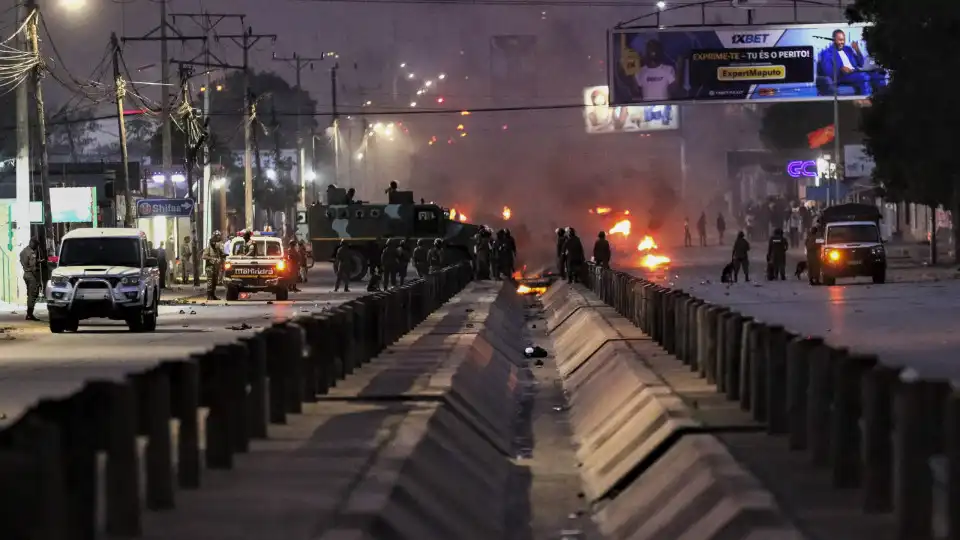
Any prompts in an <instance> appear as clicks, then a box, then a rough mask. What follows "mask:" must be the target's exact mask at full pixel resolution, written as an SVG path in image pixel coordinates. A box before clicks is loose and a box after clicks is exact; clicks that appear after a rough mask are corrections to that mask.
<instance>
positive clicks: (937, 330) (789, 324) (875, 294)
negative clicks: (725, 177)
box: [624, 247, 960, 379]
mask: <svg viewBox="0 0 960 540" xmlns="http://www.w3.org/2000/svg"><path fill="white" fill-rule="evenodd" d="M728 249H729V248H718V247H710V248H702V249H701V248H686V249H684V248H676V249H672V250H671V249H668V250H664V251H665V254H666V255H668V256H670V257H671V258H672V259H673V262H672V264H671V267H670V268H669V269H668V270H666V271H659V272H646V271H644V270H640V269H635V270H628V271H630V272H632V273H636V274H637V275H646V276H649V277H651V278H654V279H656V280H658V281H662V282H663V283H665V284H668V285H669V286H672V287H675V288H680V289H683V290H685V291H687V292H689V293H691V294H692V295H694V296H697V297H699V298H702V299H704V300H706V301H709V302H713V303H717V304H722V305H727V306H730V307H733V308H735V309H736V310H737V311H739V312H741V313H743V314H745V315H749V316H752V317H755V318H757V319H758V320H762V321H765V322H770V323H775V324H781V325H783V326H784V327H785V328H787V329H788V330H790V331H793V332H797V333H801V334H807V335H816V336H821V337H823V338H825V339H826V341H827V342H828V343H829V344H831V345H836V346H845V347H849V348H850V349H851V350H854V351H857V352H864V353H873V354H877V355H879V357H880V359H881V361H883V362H884V363H887V364H891V365H902V366H909V367H913V368H915V369H916V370H917V371H918V372H919V373H920V374H921V375H924V376H930V377H948V378H956V379H960V317H958V314H960V280H958V279H957V278H958V277H960V274H958V273H957V272H956V271H954V270H953V269H923V268H892V269H891V270H889V271H888V283H886V284H883V285H874V284H873V283H871V281H870V279H869V278H858V279H843V280H839V281H838V284H837V285H836V286H833V287H823V286H821V287H813V286H811V285H809V284H808V283H807V281H805V280H803V281H798V280H797V279H796V278H794V277H793V276H792V275H791V274H792V273H793V266H794V265H795V263H796V261H797V260H799V256H800V254H799V253H797V254H794V255H793V257H792V259H793V260H792V261H789V262H788V268H787V273H788V276H787V281H776V282H768V281H765V279H764V278H765V276H764V275H763V269H764V263H763V256H764V253H762V252H761V253H753V256H754V261H753V263H752V270H754V272H755V273H756V275H755V276H752V277H754V279H755V280H756V281H753V282H751V283H743V282H742V281H741V282H740V283H736V284H732V285H726V284H722V283H720V272H721V269H722V267H723V265H724V264H725V263H726V262H727V261H728V260H729V251H728ZM754 251H762V250H757V249H756V248H755V249H754ZM624 269H625V270H627V269H626V268H624ZM741 279H742V278H741Z"/></svg>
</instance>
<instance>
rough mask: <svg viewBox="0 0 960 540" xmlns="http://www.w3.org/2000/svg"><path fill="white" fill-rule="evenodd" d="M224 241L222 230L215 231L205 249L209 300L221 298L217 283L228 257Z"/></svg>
mask: <svg viewBox="0 0 960 540" xmlns="http://www.w3.org/2000/svg"><path fill="white" fill-rule="evenodd" d="M222 242H223V236H222V235H221V234H220V231H215V232H214V233H213V234H212V235H210V243H209V245H208V246H207V247H206V248H204V250H203V262H205V263H206V264H207V300H219V298H217V284H218V283H219V281H220V272H221V271H222V269H223V261H224V259H225V258H226V256H225V255H224V252H223V243H222Z"/></svg>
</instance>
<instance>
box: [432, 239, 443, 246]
mask: <svg viewBox="0 0 960 540" xmlns="http://www.w3.org/2000/svg"><path fill="white" fill-rule="evenodd" d="M441 244H443V240H441V239H439V238H434V239H433V245H435V246H437V247H440V245H441Z"/></svg>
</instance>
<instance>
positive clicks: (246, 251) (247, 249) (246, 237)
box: [243, 231, 257, 257]
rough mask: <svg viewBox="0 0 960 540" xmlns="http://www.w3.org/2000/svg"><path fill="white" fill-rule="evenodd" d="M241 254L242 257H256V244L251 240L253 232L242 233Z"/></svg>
mask: <svg viewBox="0 0 960 540" xmlns="http://www.w3.org/2000/svg"><path fill="white" fill-rule="evenodd" d="M243 256H244V257H256V256H257V245H256V243H254V241H253V233H252V232H250V231H246V232H244V233H243Z"/></svg>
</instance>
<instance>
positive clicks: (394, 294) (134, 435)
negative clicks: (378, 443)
mask: <svg viewBox="0 0 960 540" xmlns="http://www.w3.org/2000/svg"><path fill="white" fill-rule="evenodd" d="M470 281H471V275H470V269H469V266H466V265H460V266H455V267H450V268H447V269H445V270H443V271H441V272H438V273H435V274H431V275H430V276H428V277H427V278H425V279H420V280H416V281H413V282H411V283H409V284H407V285H405V286H403V287H399V288H397V289H393V290H391V291H389V292H384V293H376V294H371V295H367V296H362V297H359V298H357V299H355V300H352V301H350V302H347V303H345V304H342V305H340V306H338V307H337V308H335V309H333V310H330V311H324V312H316V313H313V314H311V315H304V316H299V317H296V318H294V319H292V320H289V321H286V322H283V323H278V324H274V325H272V326H270V327H268V328H266V329H264V330H262V331H260V332H258V333H257V334H255V335H252V336H250V337H245V338H242V339H240V340H238V341H237V342H236V343H233V344H230V345H223V346H217V347H215V348H214V349H213V350H211V351H209V352H207V353H204V354H199V355H194V356H191V357H190V358H184V359H180V360H172V361H164V362H159V363H158V364H157V365H156V366H154V367H151V368H150V369H147V370H145V371H143V372H141V373H137V374H134V375H130V376H128V377H126V378H125V379H123V380H93V381H88V382H87V383H86V384H85V385H84V386H83V388H82V389H81V390H79V391H77V392H76V393H74V394H73V395H70V396H68V397H64V398H59V399H49V400H42V401H41V402H39V403H37V404H36V405H35V406H33V407H31V408H30V409H28V410H27V411H26V412H25V413H24V414H23V415H22V416H21V417H20V418H19V419H17V420H16V421H15V422H13V423H12V424H10V425H9V426H8V427H6V428H5V429H3V430H2V431H0V508H2V509H3V510H2V511H0V512H2V515H0V538H11V539H14V538H15V539H18V540H20V539H24V540H34V539H36V540H54V539H56V540H64V539H82V540H92V539H94V538H99V537H100V536H102V534H101V533H105V534H106V535H112V536H123V537H137V536H139V535H141V534H142V520H143V513H142V512H143V509H144V508H145V509H147V510H168V509H172V508H174V507H175V504H176V493H177V489H178V488H179V489H182V490H195V489H198V488H200V487H201V485H202V483H203V478H202V471H203V470H204V468H207V469H232V468H233V464H234V457H235V456H236V455H237V454H241V453H245V452H247V451H248V448H249V443H250V441H251V440H254V439H262V438H265V437H267V426H268V424H284V423H286V421H287V415H289V414H296V413H299V412H300V411H301V409H302V404H303V403H310V402H315V401H317V399H318V396H322V395H324V394H326V393H328V391H329V390H330V389H331V388H332V387H334V386H335V385H336V384H337V383H338V381H341V380H343V379H344V378H345V377H347V376H348V375H350V374H351V373H353V372H354V371H355V370H356V369H357V368H358V367H360V366H361V365H363V364H364V363H366V362H368V361H369V360H370V359H371V358H373V357H375V356H376V355H377V354H379V353H380V352H381V351H383V350H384V349H385V348H386V347H387V346H389V345H390V344H392V343H395V342H397V340H399V339H400V338H401V336H403V335H404V334H405V333H407V332H408V331H410V330H411V329H412V328H414V327H415V326H416V324H418V323H419V322H420V321H422V320H424V319H426V318H427V316H428V315H429V314H430V313H431V312H433V311H435V310H436V309H438V308H439V307H441V306H442V305H443V304H444V303H445V302H446V301H447V300H449V299H450V298H451V297H453V296H454V295H455V294H456V293H457V292H459V291H461V290H462V289H463V288H464V287H465V286H466V285H467V284H468V283H469V282H470ZM98 464H100V465H99V469H100V470H99V471H98ZM101 516H102V522H101Z"/></svg>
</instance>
